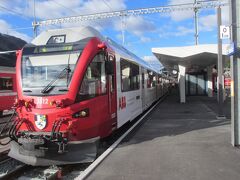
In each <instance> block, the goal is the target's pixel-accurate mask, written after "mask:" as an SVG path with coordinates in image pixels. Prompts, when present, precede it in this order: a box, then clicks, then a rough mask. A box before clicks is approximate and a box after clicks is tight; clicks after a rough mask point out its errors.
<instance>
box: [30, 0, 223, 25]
mask: <svg viewBox="0 0 240 180" xmlns="http://www.w3.org/2000/svg"><path fill="white" fill-rule="evenodd" d="M226 5H228V3H227V2H223V1H198V3H186V4H177V5H169V6H158V7H151V8H140V9H131V10H121V11H112V12H102V13H95V14H86V15H79V16H69V17H62V18H56V19H48V20H42V21H38V22H35V23H33V24H32V25H33V26H43V25H53V24H60V23H61V24H62V23H73V22H79V21H91V20H98V19H107V18H112V17H119V16H133V15H144V14H153V13H170V12H175V11H186V10H194V9H196V8H197V9H211V8H216V7H218V6H226Z"/></svg>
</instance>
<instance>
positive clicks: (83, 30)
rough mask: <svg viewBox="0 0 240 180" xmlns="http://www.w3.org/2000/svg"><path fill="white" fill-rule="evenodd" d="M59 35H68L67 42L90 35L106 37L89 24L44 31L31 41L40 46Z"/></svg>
mask: <svg viewBox="0 0 240 180" xmlns="http://www.w3.org/2000/svg"><path fill="white" fill-rule="evenodd" d="M57 35H65V36H66V40H65V43H71V42H76V41H80V40H82V39H85V38H88V37H98V38H99V39H101V40H103V41H104V40H105V38H104V37H103V36H102V35H101V34H100V33H99V32H98V31H97V30H95V29H94V28H92V27H90V26H87V27H76V28H65V29H51V30H46V31H44V32H42V33H41V34H40V35H38V36H37V37H36V38H35V39H34V40H33V41H32V42H31V43H32V44H34V45H38V46H39V45H46V44H47V42H48V40H49V39H50V38H51V37H52V36H57Z"/></svg>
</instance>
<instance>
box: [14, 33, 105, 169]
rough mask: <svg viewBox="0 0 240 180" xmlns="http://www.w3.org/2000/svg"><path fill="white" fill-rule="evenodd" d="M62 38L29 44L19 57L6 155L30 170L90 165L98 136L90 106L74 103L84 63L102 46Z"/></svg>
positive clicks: (56, 37) (85, 102)
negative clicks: (13, 116)
mask: <svg viewBox="0 0 240 180" xmlns="http://www.w3.org/2000/svg"><path fill="white" fill-rule="evenodd" d="M61 38H66V35H64V36H61V34H60V35H56V36H55V35H52V36H49V39H48V41H47V43H46V44H44V45H33V44H29V45H27V46H25V47H24V48H23V49H22V50H21V51H19V52H18V55H17V67H16V69H17V81H18V84H17V89H18V99H17V100H16V102H15V108H16V112H17V116H16V120H15V123H14V124H13V126H12V128H11V129H10V138H11V139H12V142H11V150H10V152H9V156H10V157H13V158H15V159H17V160H19V161H21V162H24V163H26V164H30V165H34V166H46V165H52V164H55V165H58V164H74V163H82V162H91V161H93V160H94V159H95V157H96V153H97V144H98V141H99V138H100V136H101V134H99V124H100V121H98V122H96V118H94V117H91V116H90V107H89V106H91V105H89V104H88V101H81V100H80V101H78V100H77V99H78V98H79V94H80V91H81V89H79V88H80V86H81V84H82V83H81V82H82V79H83V78H84V73H85V71H87V69H86V68H87V65H88V64H89V62H90V60H91V59H92V58H93V56H94V54H97V53H98V51H102V49H100V48H99V47H98V44H99V43H101V42H100V41H99V39H98V38H86V39H83V40H80V41H77V42H74V43H68V42H65V41H62V40H61ZM59 39H60V40H59ZM61 41H62V42H61ZM49 42H50V43H49ZM51 42H52V43H51ZM95 101H96V100H95ZM95 103H96V102H95ZM92 115H93V114H92ZM100 116H101V115H100ZM103 118H105V119H106V117H103Z"/></svg>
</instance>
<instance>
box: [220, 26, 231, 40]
mask: <svg viewBox="0 0 240 180" xmlns="http://www.w3.org/2000/svg"><path fill="white" fill-rule="evenodd" d="M220 38H221V39H230V27H229V26H225V25H221V26H220Z"/></svg>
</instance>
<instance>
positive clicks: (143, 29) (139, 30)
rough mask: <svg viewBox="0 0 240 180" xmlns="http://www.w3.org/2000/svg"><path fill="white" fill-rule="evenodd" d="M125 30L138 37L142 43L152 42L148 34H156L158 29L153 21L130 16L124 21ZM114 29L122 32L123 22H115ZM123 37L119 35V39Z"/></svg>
mask: <svg viewBox="0 0 240 180" xmlns="http://www.w3.org/2000/svg"><path fill="white" fill-rule="evenodd" d="M123 23H124V24H123V28H124V30H125V31H127V32H129V33H131V34H134V35H135V36H137V37H138V38H139V39H140V41H141V42H150V41H151V39H150V38H148V37H146V34H148V33H152V32H156V30H157V27H156V25H155V24H154V23H153V22H152V21H148V20H146V19H144V18H143V17H142V16H129V17H125V19H124V20H123ZM114 29H115V30H116V31H121V30H122V21H121V20H120V19H118V20H115V21H114ZM119 38H122V36H120V35H118V39H119Z"/></svg>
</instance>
